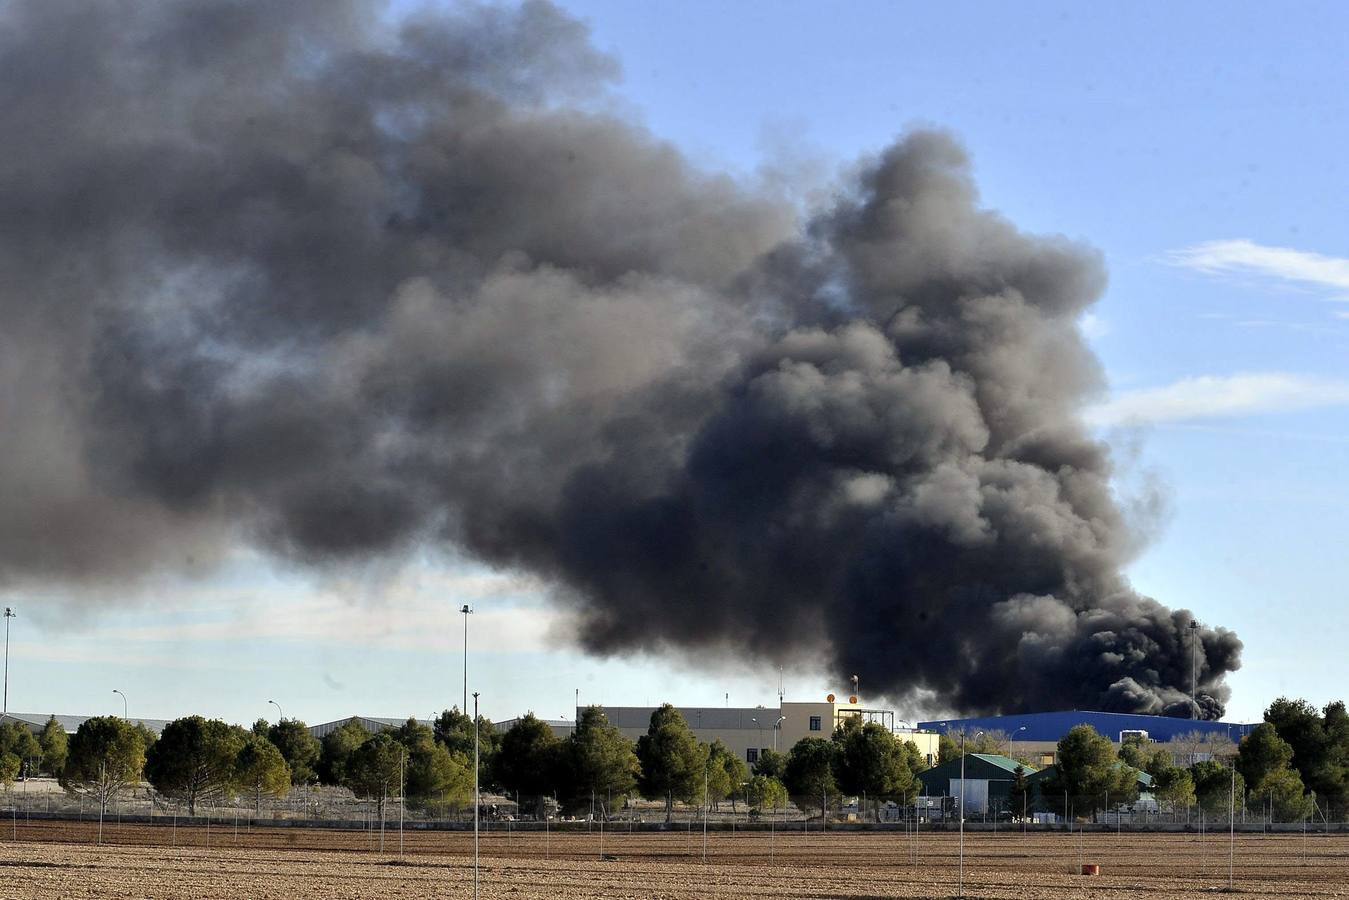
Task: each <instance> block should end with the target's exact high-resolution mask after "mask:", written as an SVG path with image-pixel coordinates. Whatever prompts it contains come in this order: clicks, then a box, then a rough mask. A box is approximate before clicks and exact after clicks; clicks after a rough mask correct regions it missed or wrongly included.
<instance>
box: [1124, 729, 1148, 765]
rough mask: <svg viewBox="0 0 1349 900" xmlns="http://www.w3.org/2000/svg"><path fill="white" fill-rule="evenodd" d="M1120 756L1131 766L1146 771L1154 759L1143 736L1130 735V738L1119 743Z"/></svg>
mask: <svg viewBox="0 0 1349 900" xmlns="http://www.w3.org/2000/svg"><path fill="white" fill-rule="evenodd" d="M1119 758H1120V759H1121V760H1122V761H1123V762H1124V764H1125V765H1126V766H1128V767H1129V768H1131V769H1138V770H1139V771H1144V770H1146V769H1147V767H1148V763H1149V762H1151V761H1152V752H1151V748H1150V747H1149V746H1148V744H1147V742H1146V741H1145V740H1144V739H1143V738H1142V737H1141V736H1139V735H1130V736H1129V739H1128V740H1126V741H1124V742H1123V743H1122V744H1120V745H1119Z"/></svg>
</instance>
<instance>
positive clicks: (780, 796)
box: [493, 704, 924, 821]
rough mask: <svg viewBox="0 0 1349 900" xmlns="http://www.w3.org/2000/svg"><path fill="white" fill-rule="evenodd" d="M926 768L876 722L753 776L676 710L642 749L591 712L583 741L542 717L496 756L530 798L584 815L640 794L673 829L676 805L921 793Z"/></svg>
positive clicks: (811, 745)
mask: <svg viewBox="0 0 1349 900" xmlns="http://www.w3.org/2000/svg"><path fill="white" fill-rule="evenodd" d="M922 768H924V760H923V758H922V756H921V754H920V753H919V752H918V749H917V748H916V747H914V745H913V744H911V743H903V742H900V741H897V740H896V739H895V738H894V736H893V735H892V734H891V733H890V732H889V731H887V730H886V729H884V728H883V727H881V726H880V725H877V724H875V723H867V724H863V723H861V722H860V721H855V720H849V721H848V722H847V723H846V724H845V725H844V726H842V727H840V728H839V729H838V730H837V731H836V732H835V733H834V735H833V737H832V738H831V739H828V740H826V739H823V738H806V739H804V740H802V741H799V742H797V744H796V745H795V746H793V747H792V748H791V750H790V751H789V752H788V753H786V754H780V753H776V752H773V751H771V750H769V751H764V752H763V754H762V755H761V756H760V757H759V759H758V760H757V761H756V762H755V764H754V768H753V771H751V770H750V769H749V768H748V767H747V766H746V764H745V762H744V761H742V760H741V759H740V758H739V757H738V756H736V755H735V754H734V753H732V752H731V751H730V750H728V749H727V748H726V747H725V746H724V745H723V744H722V743H721V742H720V741H712V742H711V743H707V742H703V741H699V740H698V739H697V737H696V736H695V735H694V733H693V730H692V729H691V728H690V727H689V724H688V722H687V721H686V720H685V719H684V717H683V715H682V714H681V713H680V712H679V711H678V710H677V709H675V708H674V707H673V706H671V705H669V704H665V705H664V706H662V707H660V708H659V709H657V710H656V711H655V712H654V713H652V715H651V721H650V724H649V726H648V728H647V733H646V734H644V735H642V737H641V738H639V739H638V741H637V743H636V745H633V744H632V743H631V742H630V741H628V740H627V739H626V738H624V737H623V735H622V734H621V733H620V732H619V731H618V729H617V728H614V727H613V726H612V725H610V724H609V722H608V720H607V719H606V718H605V715H604V712H603V710H601V709H600V708H599V707H590V708H588V709H586V710H585V711H584V712H583V713H582V714H581V718H580V721H578V723H577V727H576V730H575V732H574V733H573V734H572V735H571V736H570V737H568V738H566V739H559V738H557V737H555V736H554V735H553V732H552V730H551V729H550V728H549V727H548V726H547V725H546V724H544V723H543V722H540V721H539V720H538V719H536V718H534V717H533V716H532V715H530V716H526V717H525V718H523V719H522V720H520V722H519V723H517V724H516V725H515V726H514V727H513V728H511V730H509V731H507V732H506V733H505V734H504V735H503V736H502V737H501V741H500V745H499V747H498V748H497V749H496V751H495V758H494V765H493V778H494V781H495V783H496V784H498V785H499V786H500V787H501V788H503V789H504V790H506V791H510V792H518V793H519V795H520V796H521V797H529V798H536V799H537V798H543V797H546V796H549V795H550V794H554V793H556V795H557V796H558V797H559V799H560V800H570V801H571V802H572V804H573V805H574V806H578V807H584V806H585V805H586V804H587V803H591V802H593V803H595V804H596V805H598V806H600V808H601V809H604V810H608V809H609V808H611V805H612V804H615V803H619V802H621V801H623V800H625V799H626V798H628V797H630V796H634V795H640V796H642V797H644V798H646V799H648V800H659V801H664V803H665V815H666V819H667V821H668V820H669V819H670V818H672V816H673V812H674V804H675V802H676V801H678V802H681V803H685V804H689V805H698V806H701V807H704V808H710V809H716V808H717V807H718V806H719V804H721V803H723V802H725V801H727V800H729V801H730V803H731V808H732V811H733V812H735V811H737V810H738V803H739V801H740V799H741V798H744V799H745V800H746V801H747V802H749V803H750V804H752V805H753V806H757V807H758V808H760V809H775V808H780V807H782V806H784V805H785V804H786V802H787V799H788V798H789V796H790V797H792V798H794V799H795V801H796V803H797V805H798V806H800V807H802V808H805V809H818V808H821V807H822V806H823V805H825V803H827V798H828V797H829V796H833V795H837V794H838V793H839V792H840V791H842V792H843V793H848V794H857V795H868V796H871V797H876V798H880V797H887V796H892V797H899V796H901V795H904V794H914V793H916V792H917V788H916V782H915V776H916V774H917V772H918V771H920V770H921V769H922Z"/></svg>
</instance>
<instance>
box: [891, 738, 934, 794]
mask: <svg viewBox="0 0 1349 900" xmlns="http://www.w3.org/2000/svg"><path fill="white" fill-rule="evenodd" d="M899 752H900V753H901V754H902V755H903V757H904V765H906V766H908V769H909V774H910V776H913V777H912V779H911V780H912V782H913V783H912V790H914V791H917V790H918V789H919V785H918V782H917V775H918V773H919V772H925V771H927V770H928V769H930V768H932V767H931V766H929V765H928V764H927V757H926V756H924V755H923V751H922V750H919V749H918V745H917V744H915V743H914V742H913V741H904V740H902V741H900V742H899Z"/></svg>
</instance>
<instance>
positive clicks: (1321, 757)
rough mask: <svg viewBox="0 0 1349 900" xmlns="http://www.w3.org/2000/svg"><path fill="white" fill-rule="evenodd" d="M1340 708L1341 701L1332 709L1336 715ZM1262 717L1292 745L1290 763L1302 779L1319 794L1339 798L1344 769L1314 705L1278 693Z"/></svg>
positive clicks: (1333, 798)
mask: <svg viewBox="0 0 1349 900" xmlns="http://www.w3.org/2000/svg"><path fill="white" fill-rule="evenodd" d="M1331 706H1334V704H1331ZM1329 708H1330V707H1327V709H1329ZM1341 712H1343V706H1342V705H1341V706H1339V707H1338V709H1336V710H1334V714H1335V715H1336V717H1338V715H1339V713H1341ZM1265 721H1266V722H1267V723H1269V724H1270V725H1273V726H1274V730H1275V731H1277V732H1278V734H1279V737H1280V738H1282V739H1283V740H1284V741H1286V742H1287V743H1288V745H1289V746H1291V747H1292V748H1293V760H1292V765H1293V767H1294V768H1295V769H1297V771H1298V774H1300V775H1301V776H1302V783H1303V784H1305V785H1306V786H1307V787H1308V788H1310V789H1311V790H1313V791H1315V792H1316V795H1317V796H1318V797H1321V798H1324V799H1328V800H1331V801H1332V802H1341V801H1342V798H1343V797H1344V795H1345V781H1344V772H1343V770H1342V769H1341V768H1340V767H1339V766H1337V765H1336V762H1337V760H1336V756H1337V754H1336V753H1335V748H1334V747H1333V746H1332V743H1331V741H1330V739H1329V738H1328V736H1327V734H1326V723H1325V720H1324V719H1323V718H1322V716H1321V714H1320V713H1319V712H1318V711H1317V709H1316V707H1314V706H1312V705H1311V704H1310V703H1308V702H1307V701H1306V700H1290V699H1289V698H1287V697H1280V698H1279V699H1277V700H1275V701H1274V702H1273V703H1271V704H1270V705H1269V708H1268V709H1266V710H1265Z"/></svg>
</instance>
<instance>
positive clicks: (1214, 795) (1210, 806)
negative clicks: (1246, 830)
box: [1190, 760, 1246, 818]
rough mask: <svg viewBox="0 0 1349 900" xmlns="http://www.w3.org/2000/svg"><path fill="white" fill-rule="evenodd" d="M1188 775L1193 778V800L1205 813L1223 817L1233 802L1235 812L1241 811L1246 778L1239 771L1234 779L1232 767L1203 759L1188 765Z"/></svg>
mask: <svg viewBox="0 0 1349 900" xmlns="http://www.w3.org/2000/svg"><path fill="white" fill-rule="evenodd" d="M1190 777H1191V778H1192V779H1194V796H1195V800H1197V801H1198V803H1199V806H1200V807H1201V808H1202V809H1203V810H1204V814H1205V815H1207V816H1210V817H1215V818H1217V817H1224V818H1225V817H1226V816H1227V810H1228V807H1229V805H1230V804H1232V803H1233V802H1235V805H1236V810H1237V812H1240V811H1241V809H1242V804H1243V801H1244V799H1245V796H1246V780H1245V779H1244V778H1242V777H1241V774H1240V773H1239V772H1238V773H1237V774H1236V776H1235V779H1234V777H1233V769H1232V768H1230V767H1228V766H1225V765H1223V764H1222V763H1220V762H1217V761H1215V760H1203V761H1201V762H1197V763H1195V764H1194V765H1193V766H1190ZM1234 791H1235V801H1234V800H1233V793H1234Z"/></svg>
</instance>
